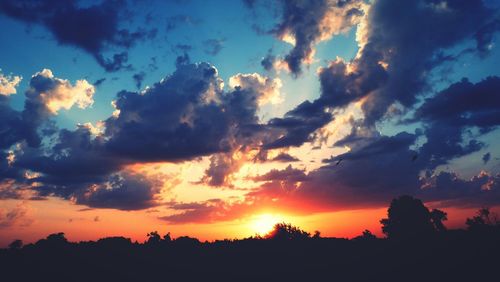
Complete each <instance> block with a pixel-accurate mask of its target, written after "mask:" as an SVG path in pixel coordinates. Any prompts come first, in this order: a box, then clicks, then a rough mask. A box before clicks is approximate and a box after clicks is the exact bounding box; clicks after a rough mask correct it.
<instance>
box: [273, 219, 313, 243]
mask: <svg viewBox="0 0 500 282" xmlns="http://www.w3.org/2000/svg"><path fill="white" fill-rule="evenodd" d="M310 236H311V234H310V233H308V232H306V231H304V230H302V229H300V228H299V227H296V226H293V225H291V224H289V223H285V222H282V223H276V224H275V225H274V228H273V230H271V232H269V233H268V234H267V235H266V236H265V238H267V239H275V240H300V239H307V238H310ZM318 236H319V234H318Z"/></svg>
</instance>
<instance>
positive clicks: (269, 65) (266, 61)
mask: <svg viewBox="0 0 500 282" xmlns="http://www.w3.org/2000/svg"><path fill="white" fill-rule="evenodd" d="M275 61H276V56H274V55H273V54H272V51H271V50H269V52H268V53H267V55H266V56H265V57H264V58H262V60H261V61H260V64H261V66H262V67H263V68H264V69H265V70H266V71H271V70H272V69H273V68H274V62H275Z"/></svg>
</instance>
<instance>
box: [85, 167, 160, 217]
mask: <svg viewBox="0 0 500 282" xmlns="http://www.w3.org/2000/svg"><path fill="white" fill-rule="evenodd" d="M160 188H161V183H160V182H158V183H155V181H154V180H151V179H149V178H147V177H146V176H144V175H134V174H131V173H128V172H121V173H118V174H113V175H111V176H110V177H109V178H108V179H107V181H106V182H104V183H102V184H100V185H99V184H98V185H92V186H90V187H89V188H88V189H87V190H83V191H81V192H79V193H78V194H76V203H77V204H84V205H87V206H89V207H94V208H113V209H120V210H142V209H147V208H150V207H154V206H157V205H158V204H159V202H158V201H157V200H156V198H157V194H158V193H159V192H160Z"/></svg>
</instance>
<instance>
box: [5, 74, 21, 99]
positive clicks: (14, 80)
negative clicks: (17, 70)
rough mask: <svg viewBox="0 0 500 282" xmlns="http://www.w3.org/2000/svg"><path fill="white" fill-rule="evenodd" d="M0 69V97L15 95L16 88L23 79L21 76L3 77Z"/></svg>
mask: <svg viewBox="0 0 500 282" xmlns="http://www.w3.org/2000/svg"><path fill="white" fill-rule="evenodd" d="M1 71H2V70H1V69H0V95H4V96H9V95H12V94H16V93H17V91H16V87H17V86H18V85H19V83H20V82H21V80H22V79H23V78H22V77H21V76H17V75H16V76H12V75H4V74H3V73H2V72H1Z"/></svg>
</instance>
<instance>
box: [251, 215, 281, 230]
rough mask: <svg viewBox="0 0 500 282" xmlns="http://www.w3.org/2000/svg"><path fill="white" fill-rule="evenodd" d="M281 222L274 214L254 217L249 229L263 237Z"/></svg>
mask: <svg viewBox="0 0 500 282" xmlns="http://www.w3.org/2000/svg"><path fill="white" fill-rule="evenodd" d="M281 221H283V219H282V218H281V217H280V216H278V215H274V214H267V213H266V214H260V215H256V216H255V217H254V218H253V219H252V221H251V222H250V228H251V229H252V230H253V232H255V233H257V234H259V235H265V234H267V233H269V232H270V231H271V230H272V229H273V227H274V225H275V224H276V223H279V222H281Z"/></svg>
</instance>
